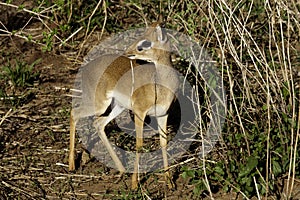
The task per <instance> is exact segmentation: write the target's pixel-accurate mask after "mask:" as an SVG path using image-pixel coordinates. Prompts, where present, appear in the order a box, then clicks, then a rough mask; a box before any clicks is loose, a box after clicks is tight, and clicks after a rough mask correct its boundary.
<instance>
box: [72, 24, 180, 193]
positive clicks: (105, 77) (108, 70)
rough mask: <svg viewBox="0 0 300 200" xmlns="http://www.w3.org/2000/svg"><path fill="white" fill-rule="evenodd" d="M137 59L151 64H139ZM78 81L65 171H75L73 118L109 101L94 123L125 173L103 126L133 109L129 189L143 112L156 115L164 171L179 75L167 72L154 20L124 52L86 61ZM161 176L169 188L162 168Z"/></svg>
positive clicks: (164, 43) (165, 48)
mask: <svg viewBox="0 0 300 200" xmlns="http://www.w3.org/2000/svg"><path fill="white" fill-rule="evenodd" d="M144 40H147V41H148V42H151V44H152V48H147V45H146V43H145V44H144V45H143V41H144ZM141 41H142V43H141ZM145 45H146V46H145ZM136 59H140V60H146V61H149V62H151V63H148V64H145V65H142V66H139V64H137V60H136ZM81 85H82V91H83V97H82V98H83V100H82V102H81V103H82V105H80V106H79V107H77V108H73V110H72V111H71V117H70V154H69V170H75V161H74V147H75V126H76V123H77V121H78V120H79V119H80V118H82V117H86V116H91V115H96V116H100V115H102V114H103V113H104V112H105V111H106V109H107V108H108V106H109V105H110V104H111V102H112V99H114V102H115V104H116V105H115V106H114V107H113V109H112V111H111V113H110V114H109V115H108V116H105V117H104V116H100V117H98V119H97V120H96V121H95V127H96V128H97V131H98V134H99V136H100V138H101V140H102V141H103V143H104V144H105V146H106V148H107V150H108V152H109V154H110V156H111V157H112V159H113V161H114V162H115V165H116V167H117V169H118V170H119V171H121V172H125V171H126V170H125V168H124V166H123V165H122V162H121V161H120V159H119V158H118V156H117V154H116V153H115V151H114V150H113V148H112V146H111V145H110V143H109V141H108V139H107V136H106V134H105V132H104V128H105V126H106V125H107V124H108V123H109V122H110V121H111V120H112V119H114V118H115V117H116V116H117V115H118V114H120V113H121V112H122V111H123V110H124V109H130V110H132V111H133V113H134V115H135V117H134V120H135V129H136V150H137V152H136V161H135V165H134V173H133V176H132V188H133V189H135V188H137V186H138V165H139V158H140V153H139V152H140V150H141V148H142V146H143V124H144V119H145V117H146V115H151V116H155V117H156V118H157V121H158V125H159V133H160V141H161V142H160V144H161V148H162V154H163V161H164V168H165V170H167V169H168V160H167V152H166V146H167V139H166V138H167V136H166V134H167V129H166V126H167V117H168V116H167V111H168V109H169V107H170V105H171V103H172V101H173V100H174V97H175V94H174V92H175V91H176V90H177V88H178V79H177V75H176V73H174V71H173V70H172V64H171V61H170V44H169V42H168V40H167V37H166V34H164V33H163V32H162V29H161V27H160V24H159V23H155V24H153V25H152V26H151V27H150V28H148V29H147V30H146V32H145V34H144V36H143V37H142V38H140V39H139V40H137V41H136V42H135V43H134V44H132V45H131V46H130V47H129V48H128V49H127V51H126V53H125V55H124V56H120V55H111V54H110V55H104V56H101V57H99V58H97V59H95V60H93V61H91V62H90V63H88V64H87V65H86V66H85V67H84V68H83V69H82V82H81ZM166 178H167V180H168V182H169V187H173V184H172V182H171V181H170V177H169V172H168V171H166Z"/></svg>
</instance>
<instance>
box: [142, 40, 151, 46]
mask: <svg viewBox="0 0 300 200" xmlns="http://www.w3.org/2000/svg"><path fill="white" fill-rule="evenodd" d="M151 45H152V42H150V41H148V40H145V41H144V42H143V43H142V46H143V47H144V48H149V47H151Z"/></svg>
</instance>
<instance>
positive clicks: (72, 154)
mask: <svg viewBox="0 0 300 200" xmlns="http://www.w3.org/2000/svg"><path fill="white" fill-rule="evenodd" d="M73 113H74V112H73V110H72V111H71V115H70V150H69V171H73V170H75V127H76V121H75V120H74V117H73V116H74V115H73Z"/></svg>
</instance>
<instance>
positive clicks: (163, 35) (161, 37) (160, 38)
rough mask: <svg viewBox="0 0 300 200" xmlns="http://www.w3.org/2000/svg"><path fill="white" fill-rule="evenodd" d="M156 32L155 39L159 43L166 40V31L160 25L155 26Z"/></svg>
mask: <svg viewBox="0 0 300 200" xmlns="http://www.w3.org/2000/svg"><path fill="white" fill-rule="evenodd" d="M156 32H157V40H158V41H159V42H161V43H166V42H167V39H168V38H167V33H166V30H165V29H164V28H161V27H160V25H157V26H156Z"/></svg>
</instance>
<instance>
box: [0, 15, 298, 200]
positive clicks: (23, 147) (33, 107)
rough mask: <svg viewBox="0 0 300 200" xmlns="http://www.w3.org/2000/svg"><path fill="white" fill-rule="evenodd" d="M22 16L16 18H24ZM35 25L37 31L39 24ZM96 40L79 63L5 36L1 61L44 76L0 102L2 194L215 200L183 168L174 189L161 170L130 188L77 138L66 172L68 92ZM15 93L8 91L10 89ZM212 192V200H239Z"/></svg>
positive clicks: (176, 170) (0, 47) (127, 181)
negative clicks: (20, 63) (73, 164)
mask: <svg viewBox="0 0 300 200" xmlns="http://www.w3.org/2000/svg"><path fill="white" fill-rule="evenodd" d="M0 12H1V13H2V14H0V21H1V22H3V23H5V22H6V20H8V18H7V16H6V15H5V14H3V13H4V12H3V10H0ZM22 17H24V16H21V17H18V18H16V23H17V22H18V23H22V22H19V21H20V20H21V19H22ZM24 21H25V22H27V19H25V20H24ZM30 26H31V28H32V29H34V28H40V26H41V24H40V23H39V22H36V23H31V24H30ZM8 28H10V27H8ZM11 28H12V27H11ZM43 28H45V27H43ZM96 38H97V33H95V35H94V37H93V36H92V37H91V39H90V41H89V42H88V43H87V44H86V45H85V46H84V47H83V48H82V49H81V53H80V54H78V55H79V56H78V57H77V60H75V59H74V58H75V57H76V56H74V54H73V53H75V54H77V53H78V52H66V50H64V51H63V52H61V51H59V50H53V51H50V52H43V51H42V50H41V46H40V45H37V44H33V43H31V42H26V41H25V40H24V39H23V38H20V37H18V36H8V35H5V34H3V35H1V36H0V53H1V54H0V59H1V60H0V66H2V65H5V64H6V63H7V59H9V60H10V61H12V62H15V60H17V59H22V60H24V61H26V62H27V63H32V62H34V61H36V60H38V59H41V60H40V62H39V63H38V64H37V65H36V66H35V68H34V71H35V72H38V73H39V76H38V79H37V80H36V81H35V83H34V85H33V86H30V87H27V88H26V89H25V90H24V91H17V95H18V97H17V98H19V99H20V101H19V103H18V106H12V104H11V102H10V101H7V100H4V99H1V101H0V199H172V200H173V199H174V200H175V199H199V198H201V199H210V198H209V197H208V196H209V195H208V194H207V193H203V194H202V195H200V196H198V197H194V196H193V189H194V185H192V184H190V183H189V181H188V180H186V179H183V178H182V177H181V176H180V167H174V168H172V174H173V177H174V182H175V184H176V189H174V190H169V189H168V188H167V186H166V185H165V182H164V179H163V176H162V175H163V174H162V173H160V172H157V173H148V174H141V175H140V176H141V188H140V189H139V191H131V190H130V186H131V174H125V175H124V176H123V177H122V178H121V179H120V178H119V176H118V175H119V174H118V172H117V171H116V170H114V169H110V168H108V167H106V166H105V165H103V164H102V163H101V162H99V161H97V160H96V159H94V158H85V157H86V156H87V154H86V153H85V151H84V147H82V145H81V144H80V143H77V145H76V151H77V165H78V168H77V169H76V171H75V172H69V171H68V152H69V115H70V110H71V106H72V104H71V102H72V97H71V91H70V89H71V88H73V84H74V80H75V77H76V74H77V70H78V68H79V67H80V65H81V61H82V59H83V58H82V57H83V55H85V54H86V52H88V50H90V47H92V46H95V45H97V44H98V43H99V41H98V40H97V39H96ZM68 55H71V56H68ZM0 84H1V86H0V87H1V88H4V87H6V89H7V87H8V85H10V83H6V82H4V80H0ZM11 87H12V86H11ZM11 90H13V88H11V89H7V91H8V94H9V91H11ZM115 137H117V136H116V135H115ZM299 185H300V183H299ZM296 188H297V187H296ZM212 189H213V192H214V197H215V199H242V197H241V195H239V196H237V195H236V194H235V193H229V194H224V193H222V191H219V188H218V189H215V190H214V188H212Z"/></svg>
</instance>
